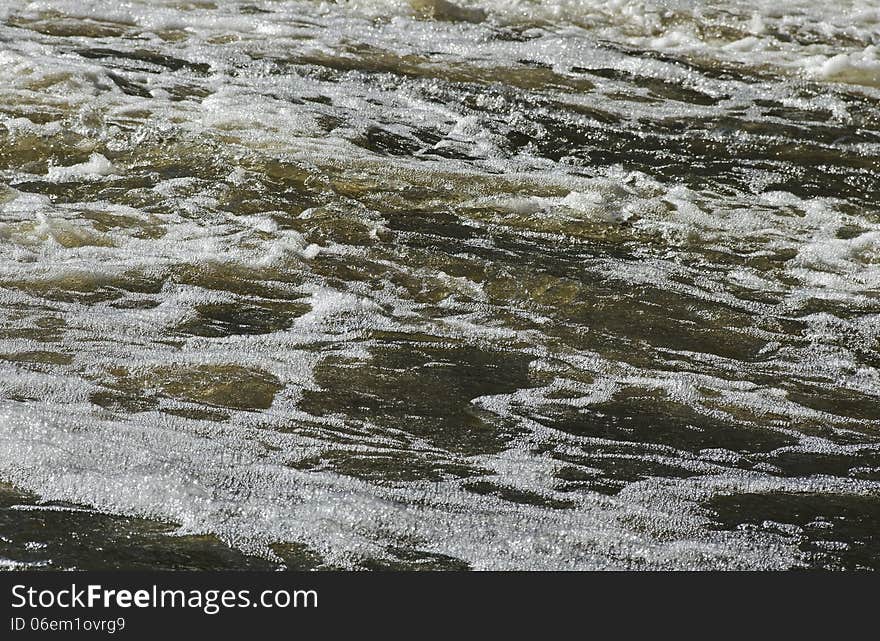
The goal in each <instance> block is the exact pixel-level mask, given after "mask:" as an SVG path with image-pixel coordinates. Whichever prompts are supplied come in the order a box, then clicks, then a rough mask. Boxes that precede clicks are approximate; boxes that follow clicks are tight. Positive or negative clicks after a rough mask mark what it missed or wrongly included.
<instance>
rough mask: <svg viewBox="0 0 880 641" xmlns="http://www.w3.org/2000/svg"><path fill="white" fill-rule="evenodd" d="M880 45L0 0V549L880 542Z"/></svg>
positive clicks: (390, 558) (769, 558) (464, 551)
mask: <svg viewBox="0 0 880 641" xmlns="http://www.w3.org/2000/svg"><path fill="white" fill-rule="evenodd" d="M878 45H880V5H878V3H877V2H875V1H868V0H864V1H860V0H841V1H840V2H827V1H820V0H772V1H771V0H751V1H750V2H734V1H733V0H729V1H721V0H715V1H706V2H696V1H688V0H669V1H660V0H604V1H603V0H550V1H547V2H538V1H532V0H457V3H456V4H450V3H447V2H444V1H443V0H410V1H408V2H407V1H405V0H388V1H379V0H370V1H368V0H363V1H343V0H339V1H337V2H335V3H334V2H320V1H317V0H315V1H307V0H302V1H283V0H277V1H272V0H253V1H238V0H230V1H223V0H215V1H213V2H208V1H205V2H201V1H193V2H185V1H172V0H151V1H148V0H136V1H131V2H117V1H116V0H112V1H111V0H96V1H90V2H86V1H85V0H38V1H35V2H27V1H24V0H3V2H2V3H0V482H2V484H0V567H6V568H107V567H114V568H126V567H129V568H131V567H139V568H143V567H155V568H294V569H305V568H319V569H463V568H471V569H524V570H533V569H534V570H537V569H786V568H835V569H839V568H850V569H854V568H878V567H880V369H878V368H880V47H878Z"/></svg>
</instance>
